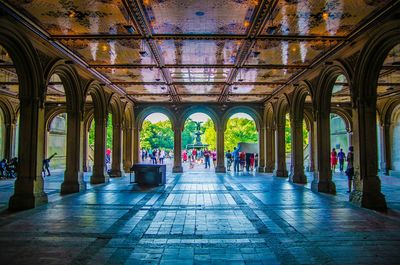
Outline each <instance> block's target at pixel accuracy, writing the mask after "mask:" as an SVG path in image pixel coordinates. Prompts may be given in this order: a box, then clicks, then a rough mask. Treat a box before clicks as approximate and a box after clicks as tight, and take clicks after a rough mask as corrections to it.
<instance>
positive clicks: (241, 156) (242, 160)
mask: <svg viewBox="0 0 400 265" xmlns="http://www.w3.org/2000/svg"><path fill="white" fill-rule="evenodd" d="M239 159H240V171H244V166H245V164H246V153H245V152H239Z"/></svg>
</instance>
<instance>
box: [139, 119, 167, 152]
mask: <svg viewBox="0 0 400 265" xmlns="http://www.w3.org/2000/svg"><path fill="white" fill-rule="evenodd" d="M140 146H141V147H142V148H145V149H148V150H149V149H154V148H161V149H165V150H171V149H173V148H174V132H173V131H172V125H171V122H170V121H169V120H167V121H159V122H156V123H151V122H150V121H148V120H145V121H144V122H143V126H142V130H141V131H140Z"/></svg>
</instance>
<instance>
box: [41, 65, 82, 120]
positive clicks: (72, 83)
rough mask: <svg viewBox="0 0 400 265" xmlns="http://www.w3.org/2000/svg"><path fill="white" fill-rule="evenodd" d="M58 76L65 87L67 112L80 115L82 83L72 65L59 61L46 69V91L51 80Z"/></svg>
mask: <svg viewBox="0 0 400 265" xmlns="http://www.w3.org/2000/svg"><path fill="white" fill-rule="evenodd" d="M54 74H56V75H58V76H59V77H60V79H61V82H62V84H63V87H64V92H65V97H66V106H67V108H66V112H67V113H69V114H70V115H71V114H75V113H76V114H80V112H81V111H80V110H81V107H82V101H83V95H82V88H81V82H80V80H79V76H78V74H77V72H76V70H75V68H73V67H72V66H70V65H67V64H65V60H64V59H58V60H55V61H52V62H51V63H50V64H49V65H48V66H47V67H46V69H45V77H46V86H45V87H46V90H47V84H48V83H49V81H50V78H51V77H52V76H53V75H54Z"/></svg>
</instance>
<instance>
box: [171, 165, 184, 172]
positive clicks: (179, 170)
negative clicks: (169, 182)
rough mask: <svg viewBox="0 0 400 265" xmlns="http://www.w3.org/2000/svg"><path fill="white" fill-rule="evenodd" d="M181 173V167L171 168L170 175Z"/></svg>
mask: <svg viewBox="0 0 400 265" xmlns="http://www.w3.org/2000/svg"><path fill="white" fill-rule="evenodd" d="M182 172H183V167H182V166H174V167H173V168H172V173H182Z"/></svg>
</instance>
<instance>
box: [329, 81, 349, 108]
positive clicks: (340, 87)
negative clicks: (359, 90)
mask: <svg viewBox="0 0 400 265" xmlns="http://www.w3.org/2000/svg"><path fill="white" fill-rule="evenodd" d="M331 102H332V103H344V102H351V97H350V88H349V85H348V82H347V79H346V77H345V76H344V75H339V76H338V77H337V78H336V82H335V84H334V85H333V88H332V97H331Z"/></svg>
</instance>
